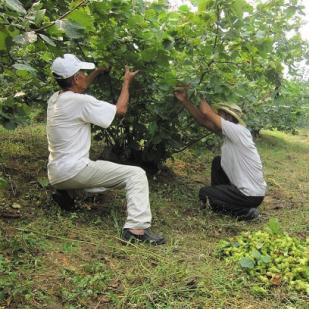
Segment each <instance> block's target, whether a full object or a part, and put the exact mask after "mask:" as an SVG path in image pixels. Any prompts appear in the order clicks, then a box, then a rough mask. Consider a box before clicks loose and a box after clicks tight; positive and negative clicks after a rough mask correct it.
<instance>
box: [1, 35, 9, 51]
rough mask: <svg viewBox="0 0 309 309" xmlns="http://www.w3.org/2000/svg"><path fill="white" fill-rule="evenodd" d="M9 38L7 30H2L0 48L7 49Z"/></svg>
mask: <svg viewBox="0 0 309 309" xmlns="http://www.w3.org/2000/svg"><path fill="white" fill-rule="evenodd" d="M7 38H8V34H7V32H4V31H1V32H0V50H7V43H6V40H7Z"/></svg>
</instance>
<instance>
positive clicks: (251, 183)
mask: <svg viewBox="0 0 309 309" xmlns="http://www.w3.org/2000/svg"><path fill="white" fill-rule="evenodd" d="M221 124H222V134H223V137H224V142H223V145H222V147H221V153H222V154H221V166H222V168H223V170H224V172H225V173H226V175H227V176H228V178H229V180H230V181H231V183H232V184H233V185H235V186H236V187H237V188H238V190H240V191H241V192H242V193H243V194H244V195H246V196H264V195H265V192H266V182H265V180H264V177H263V167H262V162H261V158H260V156H259V154H258V151H257V149H256V146H255V144H254V142H253V139H252V135H251V133H250V131H249V130H248V129H247V128H246V127H244V126H242V125H240V124H235V123H233V122H230V121H227V120H225V119H223V118H221Z"/></svg>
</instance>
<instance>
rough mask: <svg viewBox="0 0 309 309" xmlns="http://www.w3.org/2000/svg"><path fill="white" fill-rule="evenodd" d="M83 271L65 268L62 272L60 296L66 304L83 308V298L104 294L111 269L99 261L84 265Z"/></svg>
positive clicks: (109, 279) (110, 275) (110, 276)
mask: <svg viewBox="0 0 309 309" xmlns="http://www.w3.org/2000/svg"><path fill="white" fill-rule="evenodd" d="M83 271H84V272H83V273H76V272H75V271H72V270H69V269H67V270H64V272H63V281H64V282H63V288H62V291H61V298H62V300H63V302H64V303H66V304H67V305H69V304H71V305H74V308H84V306H83V303H84V300H85V299H87V298H96V297H98V296H99V295H102V294H104V291H106V290H107V289H108V283H109V282H110V281H111V278H112V273H111V271H110V270H109V269H108V268H107V266H106V265H104V264H102V263H101V262H94V263H91V264H87V265H84V267H83Z"/></svg>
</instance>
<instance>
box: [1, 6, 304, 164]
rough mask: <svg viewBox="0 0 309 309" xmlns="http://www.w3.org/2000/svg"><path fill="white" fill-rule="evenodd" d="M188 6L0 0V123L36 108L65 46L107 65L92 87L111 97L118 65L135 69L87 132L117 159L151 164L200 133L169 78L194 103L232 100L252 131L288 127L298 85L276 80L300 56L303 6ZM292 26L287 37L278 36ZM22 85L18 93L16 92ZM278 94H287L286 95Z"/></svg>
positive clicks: (116, 83) (293, 115)
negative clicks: (110, 117)
mask: <svg viewBox="0 0 309 309" xmlns="http://www.w3.org/2000/svg"><path fill="white" fill-rule="evenodd" d="M193 4H194V5H196V7H197V11H196V12H192V11H191V10H190V9H188V7H187V6H186V5H183V6H181V7H179V9H178V10H174V11H173V10H169V5H168V2H167V1H164V0H160V1H156V2H145V1H141V0H139V1H130V0H121V1H118V0H108V1H99V0H92V1H89V0H88V1H86V0H84V1H79V2H77V1H69V0H64V1H51V0H41V1H37V2H34V3H33V1H23V2H22V3H21V2H19V1H18V0H6V1H4V2H1V4H0V9H1V11H0V58H1V73H2V74H1V77H0V79H1V83H2V89H3V92H2V94H1V98H0V122H1V123H2V125H4V126H5V127H7V128H14V127H16V126H17V125H18V124H20V123H22V122H24V121H25V119H27V116H28V115H29V113H30V111H29V110H31V109H33V108H34V107H35V106H36V105H42V106H45V104H46V100H47V98H48V97H49V96H50V94H51V92H52V91H53V90H54V89H55V83H54V81H53V79H52V77H51V75H50V70H49V67H50V64H51V62H52V60H53V59H54V58H55V57H56V56H58V55H61V54H63V53H64V52H72V53H75V54H77V55H78V56H79V57H81V58H83V59H85V60H88V61H95V62H96V63H97V64H98V65H111V66H112V71H111V73H110V74H109V75H108V76H102V77H101V78H100V80H99V83H98V85H97V86H95V87H93V88H92V90H91V92H92V93H93V94H94V95H96V96H98V97H100V98H102V99H104V100H106V101H110V102H113V103H115V101H116V100H117V96H118V94H119V91H120V89H121V85H122V82H121V78H122V75H123V68H124V65H125V64H130V65H132V66H134V67H135V68H137V69H139V70H140V74H139V76H138V77H137V78H136V81H135V83H134V85H132V89H131V99H130V109H129V112H128V115H127V116H126V117H125V119H124V120H123V121H122V122H121V123H115V125H113V126H112V127H111V128H109V129H108V130H107V131H104V132H102V131H100V130H98V131H97V134H96V136H97V138H103V139H104V140H105V141H106V143H107V144H108V145H109V147H110V148H111V149H112V152H113V154H114V155H118V156H120V160H121V159H122V160H125V161H130V160H131V161H132V160H135V161H140V162H146V163H149V164H150V165H153V166H154V167H158V166H159V165H160V163H161V162H163V161H164V160H166V159H167V158H168V157H170V156H171V155H172V154H173V153H175V152H177V151H180V150H181V149H183V148H184V147H186V146H187V145H190V144H192V143H193V142H194V141H195V140H198V139H200V138H201V137H202V136H203V135H204V136H207V133H205V132H204V131H203V130H202V129H201V128H198V127H197V126H196V125H195V124H194V123H193V121H192V118H191V116H189V115H188V114H187V113H186V112H183V109H182V108H181V106H180V105H179V104H178V103H177V102H176V100H175V98H174V96H173V87H174V86H175V85H176V84H182V83H190V85H191V90H190V91H191V98H192V100H193V101H194V103H197V102H198V101H199V97H200V96H206V97H207V98H208V100H209V101H210V102H211V103H216V102H218V101H221V100H229V101H234V102H237V103H238V104H240V105H241V106H242V107H243V109H244V110H245V111H246V112H247V114H248V119H247V120H248V125H249V127H250V128H251V129H252V130H254V131H256V132H258V131H259V130H260V129H261V128H265V127H266V128H279V129H285V130H294V128H295V125H296V122H297V119H298V117H299V114H298V110H299V108H300V106H301V104H300V103H299V101H297V100H296V98H297V96H299V94H300V92H299V91H298V90H297V89H296V88H297V86H295V87H294V88H293V89H289V88H288V87H287V88H285V89H283V88H282V85H283V64H285V65H286V66H288V67H289V69H290V71H291V72H292V71H293V68H294V66H293V65H294V63H295V62H297V61H300V60H302V59H303V58H304V57H306V55H308V45H307V44H306V43H305V42H303V41H302V40H301V37H300V36H299V33H298V29H299V26H300V22H301V14H302V13H303V7H302V6H301V5H300V4H299V2H298V1H296V0H290V1H283V0H280V1H274V0H269V1H266V2H265V3H258V4H257V5H256V7H253V6H252V5H250V4H248V3H247V2H246V1H244V0H242V1H234V0H216V1H193ZM292 31H294V32H295V35H294V36H292V37H291V38H289V39H287V37H286V33H287V32H292ZM281 89H283V90H281ZM296 90H297V91H298V92H297V91H296ZM21 91H22V92H23V93H24V94H25V95H24V96H22V97H20V96H17V97H16V94H17V93H20V92H21ZM286 93H289V94H290V93H291V97H293V102H292V101H289V102H288V103H287V102H286ZM294 99H295V100H294ZM285 105H287V106H288V107H287V108H286V107H285ZM295 106H296V107H295ZM282 116H284V117H282ZM291 120H292V121H291Z"/></svg>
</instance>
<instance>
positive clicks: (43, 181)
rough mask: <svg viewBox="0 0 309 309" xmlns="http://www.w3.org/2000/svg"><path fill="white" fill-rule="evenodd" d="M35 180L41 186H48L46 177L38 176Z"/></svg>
mask: <svg viewBox="0 0 309 309" xmlns="http://www.w3.org/2000/svg"><path fill="white" fill-rule="evenodd" d="M37 180H38V183H39V184H40V186H41V187H42V188H46V187H48V184H49V181H48V178H47V177H39V178H38V179H37Z"/></svg>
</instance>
